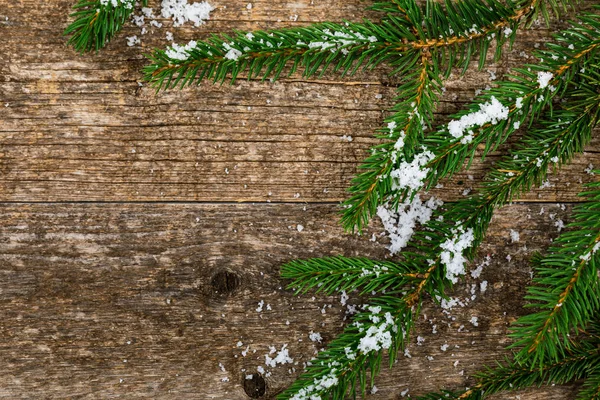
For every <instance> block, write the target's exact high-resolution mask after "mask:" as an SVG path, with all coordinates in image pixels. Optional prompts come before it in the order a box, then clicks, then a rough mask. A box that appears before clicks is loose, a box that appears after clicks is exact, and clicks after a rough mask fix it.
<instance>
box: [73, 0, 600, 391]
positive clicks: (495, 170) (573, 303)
mask: <svg viewBox="0 0 600 400" xmlns="http://www.w3.org/2000/svg"><path fill="white" fill-rule="evenodd" d="M576 3H577V2H576V1H568V0H563V1H559V0H506V1H499V0H456V1H453V0H445V1H443V2H442V1H436V0H425V1H420V2H417V1H415V0H389V1H376V2H375V3H374V4H373V5H372V9H373V10H376V11H379V12H381V20H380V21H378V22H371V21H363V22H360V23H357V22H345V23H329V22H328V23H320V24H314V25H310V26H306V27H300V28H288V29H281V30H272V31H256V32H252V33H244V32H234V33H232V34H229V35H226V34H222V35H212V36H210V37H209V38H208V39H206V40H204V41H199V42H193V41H192V42H190V43H189V44H188V45H187V46H186V47H185V48H183V47H176V48H167V49H164V50H162V49H155V50H154V51H153V52H152V53H151V54H149V55H147V57H148V59H149V61H150V63H149V65H147V66H146V67H144V69H143V74H144V78H145V79H146V80H147V81H148V82H150V84H151V85H153V86H154V87H155V88H156V89H157V91H160V90H161V89H162V90H168V89H172V88H184V87H186V86H192V85H198V84H199V83H200V82H201V81H203V80H210V81H213V82H219V83H223V82H225V81H226V80H230V81H231V82H233V81H235V80H236V79H238V78H240V77H244V78H247V79H253V78H260V79H262V80H265V79H279V78H280V77H282V76H289V75H290V74H294V73H296V72H301V73H302V75H303V76H304V77H310V76H314V75H319V76H320V75H322V74H323V73H325V72H326V71H332V72H336V73H339V74H340V75H342V76H346V75H351V74H354V73H355V72H356V71H358V70H359V69H361V68H362V69H371V68H374V67H376V66H378V65H380V64H382V63H386V64H387V65H389V66H390V67H391V69H392V74H393V75H395V76H397V77H398V82H399V84H398V88H397V94H396V105H395V106H393V107H392V109H391V110H390V114H389V116H388V117H387V118H385V120H384V125H383V126H382V127H381V128H379V129H378V130H377V132H376V137H377V138H379V139H380V140H381V142H380V143H379V144H377V145H375V146H374V147H373V148H372V149H371V152H370V155H369V156H368V157H367V159H366V160H365V161H364V163H363V164H362V165H361V167H360V173H359V174H358V176H357V177H356V178H355V179H354V180H353V181H352V185H351V187H350V196H349V198H348V199H347V200H346V201H345V203H344V207H343V210H342V216H341V221H342V225H343V226H344V228H345V229H346V230H347V231H359V232H360V231H362V230H363V228H364V227H365V226H366V225H367V224H368V223H369V220H370V219H371V218H372V217H373V216H374V215H375V214H376V212H377V210H378V208H379V207H381V206H385V207H388V208H390V209H392V210H394V209H398V207H400V205H401V204H404V203H405V202H407V201H410V200H411V199H413V198H414V196H415V195H416V193H417V192H418V191H420V190H422V189H430V188H432V187H434V186H435V185H437V184H438V183H439V182H440V181H441V180H442V179H444V178H448V177H451V176H452V175H453V174H454V173H456V172H457V171H459V170H460V169H462V168H469V167H470V165H471V163H472V162H473V160H474V159H475V157H480V158H481V159H484V158H485V157H486V156H487V155H488V154H489V153H490V152H492V151H496V150H498V149H499V148H502V147H501V146H503V145H506V143H507V140H508V139H509V138H511V136H513V135H514V134H515V132H517V131H519V130H525V133H524V134H523V136H522V137H520V138H518V139H515V140H514V142H515V143H514V144H513V145H511V148H510V150H509V151H508V152H507V154H506V156H505V157H503V158H502V159H501V160H500V161H499V162H496V163H495V164H494V165H493V166H492V167H491V168H490V170H489V171H488V173H487V175H486V177H485V179H484V182H483V185H482V186H481V187H480V188H479V189H477V190H476V191H475V193H473V194H472V195H470V196H468V197H466V198H464V199H462V200H460V201H457V202H454V203H451V204H446V205H445V207H444V208H441V209H438V210H436V212H435V213H434V215H433V217H432V218H431V219H430V220H429V221H428V222H424V223H423V226H422V227H421V228H422V229H421V230H420V231H417V232H416V233H415V234H414V235H413V236H412V238H411V240H410V241H409V243H408V250H405V251H403V252H402V253H401V254H400V256H399V257H398V260H397V261H394V262H390V261H374V260H368V259H365V258H348V257H341V256H340V257H329V258H315V259H309V260H295V261H291V262H289V263H287V264H285V265H284V266H283V267H282V277H283V278H285V279H287V280H289V281H290V283H289V285H288V287H289V288H292V289H295V290H296V291H297V293H306V292H307V291H309V290H313V291H315V292H317V293H324V294H328V295H332V294H335V293H342V292H352V291H357V292H358V293H360V294H361V295H372V297H371V299H370V300H369V305H368V306H365V307H364V308H363V309H362V310H361V311H360V312H359V313H358V314H356V315H354V316H353V318H352V320H353V322H352V323H350V324H349V325H348V326H347V327H346V328H345V329H344V331H343V332H342V333H341V334H340V335H339V336H338V337H337V338H336V339H334V340H333V341H332V342H331V343H329V344H328V346H327V348H326V349H325V350H324V351H322V352H320V353H319V354H318V356H317V358H316V359H315V360H313V361H312V362H311V364H310V365H309V366H308V367H307V369H306V371H305V372H304V373H303V374H302V375H301V377H300V378H299V379H298V380H297V381H296V382H295V383H293V384H292V385H291V386H290V387H289V388H288V389H287V390H286V391H284V392H283V393H282V394H280V395H279V398H280V399H294V400H305V399H306V400H308V399H312V398H329V399H334V400H341V399H344V398H345V397H346V396H348V395H351V396H352V395H356V394H359V393H362V394H363V395H364V394H365V393H366V390H367V388H368V387H369V386H372V385H373V379H374V378H375V376H376V375H377V373H378V371H379V369H380V367H381V362H382V360H383V357H384V353H387V355H388V358H389V360H390V366H391V365H392V363H393V362H394V361H395V359H396V357H397V354H398V352H400V351H403V350H404V349H405V348H406V344H407V341H408V337H409V333H410V331H411V329H412V328H413V321H414V318H415V317H416V316H417V315H418V313H419V309H420V306H421V302H422V300H423V298H424V297H425V296H428V297H429V298H432V299H433V300H434V301H440V300H441V299H443V298H444V296H445V291H446V289H448V288H449V287H451V286H452V284H453V283H454V282H456V281H457V277H458V276H459V275H461V274H464V272H465V271H464V265H465V262H466V261H468V260H469V259H471V258H472V257H473V256H474V254H475V252H476V250H477V248H478V246H479V244H480V243H481V242H482V241H483V240H484V238H485V234H486V231H487V228H488V226H489V224H490V221H491V219H492V216H493V213H494V211H495V210H496V209H497V208H499V207H502V206H503V205H505V204H507V203H509V202H511V201H513V200H515V199H517V198H518V197H519V196H520V195H521V194H523V193H525V192H527V191H529V190H530V189H531V188H532V187H533V186H536V185H541V184H542V183H543V182H544V180H545V179H547V175H548V170H549V168H553V169H557V168H559V167H561V166H562V165H565V164H567V163H569V162H570V161H571V160H572V159H573V157H574V156H575V155H576V154H578V153H582V152H583V149H584V147H585V146H586V145H587V144H589V143H590V140H591V134H592V130H593V128H594V127H595V126H596V125H597V123H598V120H599V118H600V115H599V110H600V94H599V93H600V91H599V90H598V88H599V87H600V72H599V63H600V58H599V52H598V49H600V16H599V15H598V13H597V12H598V10H599V8H594V10H593V11H594V12H587V13H580V15H578V18H577V21H575V22H572V23H571V26H570V28H568V29H566V30H564V31H562V32H560V33H559V34H557V35H555V36H554V42H553V43H550V44H548V45H547V47H546V49H545V50H540V51H536V52H534V55H533V56H534V57H535V58H536V59H539V60H541V61H540V62H538V63H535V64H527V65H524V66H522V67H520V68H515V69H513V71H512V73H511V74H510V75H509V76H508V77H507V80H505V81H501V82H497V85H496V86H495V87H494V88H492V89H490V90H487V91H486V92H484V93H483V94H481V95H480V96H478V97H477V98H476V99H475V100H474V102H473V103H472V104H470V105H469V106H468V107H466V108H465V109H464V110H462V111H460V112H459V113H457V114H455V115H453V116H452V117H451V118H452V121H451V122H450V123H448V124H447V125H443V126H440V127H437V128H434V126H435V121H434V111H435V109H436V106H437V102H438V99H439V97H440V96H441V94H442V92H443V80H444V79H445V78H447V77H448V76H449V75H450V73H452V72H458V73H459V74H464V73H466V71H467V70H468V68H469V66H470V65H471V64H472V61H473V60H475V59H477V58H478V63H477V66H478V67H479V68H482V67H483V66H484V64H485V62H486V56H487V55H488V53H489V52H490V51H493V59H494V60H498V59H499V58H500V56H501V55H502V51H503V49H504V48H505V47H507V46H508V47H510V46H511V45H512V42H513V41H514V40H515V37H516V33H517V31H518V30H519V29H523V28H527V27H529V26H530V25H531V24H532V23H533V21H534V20H536V19H537V18H538V17H542V18H544V19H545V20H546V22H549V21H550V19H551V18H552V16H555V15H559V14H560V13H562V12H563V11H564V10H566V9H567V8H569V7H570V6H573V5H575V4H576ZM98 4H99V2H85V1H80V2H79V3H78V5H77V6H76V7H77V8H78V9H80V11H78V12H76V13H75V14H74V16H75V17H76V21H75V23H73V25H72V26H71V27H69V28H68V29H67V32H66V33H68V34H72V35H73V36H72V37H71V39H70V43H71V44H73V45H74V47H75V48H76V49H77V50H78V51H82V52H83V51H88V50H92V49H96V50H98V49H99V48H101V47H102V46H104V45H105V43H106V42H107V41H108V40H110V38H111V37H112V36H113V35H114V34H115V33H116V32H117V31H118V29H119V28H120V27H121V25H122V24H123V22H124V21H125V19H126V18H127V17H128V16H129V13H130V11H129V9H127V8H126V7H124V6H123V4H124V3H120V4H119V5H120V6H119V7H114V8H113V7H111V6H104V7H100V8H98V7H97V6H98ZM493 44H494V45H495V48H493V49H492V45H493ZM487 109H494V115H496V116H494V117H490V115H491V114H489V113H488V114H486V113H484V112H483V110H487ZM478 113H479V114H481V113H483V114H485V115H480V117H482V118H478V119H477V118H475V119H473V118H474V117H473V116H474V115H478ZM463 120H464V121H467V120H468V121H473V120H476V121H478V122H469V123H466V122H465V123H463V122H461V121H463ZM461 124H462V125H461ZM457 127H460V129H458V128H457ZM524 128H525V129H524ZM407 174H415V177H414V178H413V179H412V180H411V181H410V182H408V183H407V182H405V181H404V180H403V178H404V177H405V176H406V175H407ZM587 190H588V192H586V193H584V196H585V197H584V200H585V202H584V203H583V204H582V205H580V206H578V207H576V209H575V211H574V215H575V217H574V221H573V223H571V224H570V225H569V226H568V229H567V231H565V232H563V234H562V235H561V236H560V237H559V238H558V239H557V240H556V241H555V242H554V246H553V247H552V248H551V249H550V250H549V251H548V253H547V254H546V255H540V256H538V257H536V258H535V259H534V260H533V261H532V263H533V265H534V267H535V271H536V278H535V279H534V284H533V286H532V287H531V288H529V294H528V296H527V299H528V300H530V301H531V302H532V304H530V307H532V308H535V309H536V311H535V312H534V313H533V314H530V315H527V316H525V317H523V318H521V319H519V321H518V322H517V323H516V324H515V326H514V328H513V333H512V337H513V338H514V339H515V344H514V346H513V347H514V348H515V349H516V353H515V356H514V358H513V359H507V360H505V362H504V363H501V364H498V366H497V367H496V368H493V369H488V370H486V371H485V372H482V373H481V374H479V375H478V377H477V378H478V384H477V385H476V386H475V387H474V388H473V389H471V390H467V391H462V392H461V391H459V392H450V391H447V392H441V393H434V394H430V395H426V396H425V397H423V399H429V400H433V399H439V398H448V399H452V398H455V399H483V398H485V397H486V396H487V395H489V394H493V393H497V392H500V391H504V390H514V389H518V388H523V387H528V386H532V385H541V384H546V383H549V382H557V383H565V382H571V381H573V380H575V379H586V383H585V385H584V387H583V388H582V390H581V392H580V393H579V398H581V399H596V398H598V397H599V395H598V393H599V390H598V387H599V386H598V385H599V384H600V366H599V360H600V358H599V357H598V356H599V354H598V348H599V347H598V346H599V345H600V339H599V337H600V335H599V334H598V333H599V332H600V329H598V327H599V326H600V320H598V315H599V314H600V312H599V311H600V310H599V306H600V300H599V299H600V288H599V287H598V262H599V261H600V260H599V254H600V252H599V250H600V244H599V243H600V183H597V184H592V185H590V186H589V187H588V188H587ZM375 292H376V293H375Z"/></svg>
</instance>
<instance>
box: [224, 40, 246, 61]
mask: <svg viewBox="0 0 600 400" xmlns="http://www.w3.org/2000/svg"><path fill="white" fill-rule="evenodd" d="M232 44H233V43H232ZM223 47H224V48H225V50H227V53H225V56H224V57H225V58H227V59H228V60H237V59H238V58H240V56H241V55H242V52H241V51H239V50H238V49H234V48H233V47H231V44H229V43H223Z"/></svg>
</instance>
